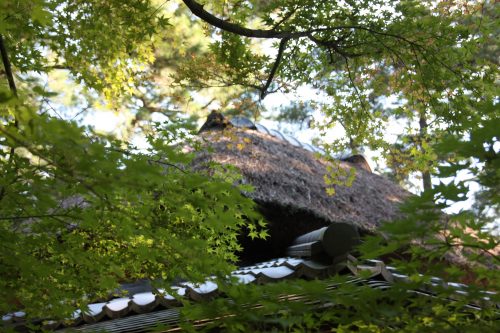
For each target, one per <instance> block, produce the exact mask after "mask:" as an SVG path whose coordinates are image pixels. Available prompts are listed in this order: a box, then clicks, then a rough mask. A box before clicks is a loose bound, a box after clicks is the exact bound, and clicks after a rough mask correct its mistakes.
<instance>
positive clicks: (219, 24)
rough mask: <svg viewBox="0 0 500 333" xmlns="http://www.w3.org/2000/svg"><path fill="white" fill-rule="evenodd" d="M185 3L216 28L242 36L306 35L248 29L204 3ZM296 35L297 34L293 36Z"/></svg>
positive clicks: (276, 36)
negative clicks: (221, 15) (204, 5)
mask: <svg viewBox="0 0 500 333" xmlns="http://www.w3.org/2000/svg"><path fill="white" fill-rule="evenodd" d="M182 2H184V4H185V5H186V6H187V7H188V8H189V10H191V12H192V13H193V14H194V15H196V16H198V17H199V18H201V19H202V20H203V21H205V22H207V23H208V24H210V25H213V26H214V27H216V28H219V29H222V30H224V31H227V32H232V33H235V34H237V35H240V36H245V37H253V38H285V37H289V38H290V37H299V34H300V35H301V36H304V35H305V34H304V33H302V34H301V33H293V32H288V31H285V32H281V31H277V30H274V29H271V30H262V29H248V28H245V27H242V26H241V25H239V24H235V23H231V22H228V21H224V20H222V19H220V18H218V17H216V16H214V15H212V14H211V13H209V12H208V11H206V10H205V9H204V8H203V5H200V4H199V3H197V2H196V1H192V0H182ZM292 35H296V36H292Z"/></svg>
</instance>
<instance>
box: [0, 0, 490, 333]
mask: <svg viewBox="0 0 500 333" xmlns="http://www.w3.org/2000/svg"><path fill="white" fill-rule="evenodd" d="M167 5H168V6H170V5H172V6H173V7H170V8H166V6H167ZM0 10H1V11H0V13H1V14H0V15H1V22H2V23H1V24H0V36H1V39H0V45H1V51H2V61H3V65H4V67H3V68H4V69H3V71H1V72H0V78H2V82H1V83H0V133H1V136H0V148H1V149H0V165H1V170H0V172H1V176H0V179H1V180H0V228H1V232H0V244H1V245H0V247H1V252H0V262H1V263H2V264H1V265H0V275H1V277H2V278H1V280H0V300H1V302H0V312H2V313H6V312H10V311H15V310H18V308H19V307H22V308H23V309H25V310H26V312H27V313H28V314H29V316H32V317H34V318H35V317H47V316H52V317H55V318H66V317H68V315H69V314H71V312H72V311H73V310H74V308H75V307H80V308H85V306H86V304H88V302H92V300H93V299H97V298H99V297H100V296H104V295H106V294H107V293H108V292H109V290H111V289H113V288H114V287H116V286H117V284H118V283H119V282H122V281H125V280H133V279H140V278H149V279H152V280H157V279H160V280H164V281H166V283H167V284H168V281H170V280H171V279H173V278H174V277H179V276H182V277H185V278H190V279H193V280H197V279H198V280H200V279H203V278H204V277H205V276H206V275H207V274H218V275H220V276H224V274H226V273H227V272H228V271H229V270H230V269H231V267H232V266H231V265H230V264H229V263H228V262H231V261H232V262H234V261H235V260H236V255H235V252H237V251H238V250H239V249H240V247H239V245H238V243H237V235H238V234H239V232H240V229H241V228H242V227H243V226H247V229H248V230H250V232H251V235H252V236H253V237H265V236H266V233H265V230H263V229H262V227H263V226H264V225H265V223H263V222H262V221H260V222H259V217H258V215H257V214H256V213H255V212H254V210H253V208H254V203H253V202H251V201H250V200H249V199H247V198H245V197H243V196H241V195H240V190H239V189H238V188H235V187H233V186H232V181H234V179H235V178H234V177H237V175H234V174H225V175H224V174H219V173H217V175H218V176H217V177H215V178H214V176H213V175H208V174H203V173H200V172H194V171H191V170H190V169H189V161H190V158H191V157H192V155H189V154H185V153H183V152H182V151H181V150H180V147H178V146H175V145H172V143H174V142H178V141H179V140H188V139H187V137H186V136H185V131H184V128H185V126H184V125H185V123H184V122H183V121H182V119H181V118H182V117H177V115H178V113H179V111H182V108H185V106H186V105H187V103H186V101H187V100H189V96H190V95H191V94H193V93H195V92H199V91H200V90H203V89H207V88H212V89H218V90H214V91H215V92H214V93H213V95H211V97H210V99H212V100H219V101H222V102H221V105H224V106H226V107H227V109H232V111H234V112H243V111H244V110H242V109H243V108H246V107H248V106H249V107H251V108H255V109H253V112H254V113H258V112H259V110H258V108H259V107H258V103H257V101H258V99H259V98H265V97H266V95H268V94H270V93H273V92H278V91H279V92H287V91H292V90H294V89H297V88H298V87H300V86H303V85H310V86H312V87H314V88H315V89H317V90H319V91H321V92H322V93H323V94H324V95H325V96H327V97H328V99H327V100H328V102H324V103H323V102H321V103H317V104H316V107H318V108H320V109H321V111H322V112H323V113H324V115H325V116H326V117H325V119H327V120H326V122H325V123H324V124H319V126H320V128H321V129H322V131H323V132H327V131H328V130H329V129H330V128H331V127H332V126H333V125H334V124H335V123H336V122H339V123H341V124H342V126H343V127H344V129H345V130H346V133H347V137H346V140H344V141H342V142H338V143H337V144H340V145H347V146H349V147H350V148H351V149H353V150H356V149H359V148H360V147H370V148H372V149H382V151H384V152H387V154H386V156H391V154H392V156H395V157H394V161H395V162H394V161H393V162H394V163H392V164H390V166H393V167H396V166H397V167H398V168H399V170H400V171H401V172H402V174H407V173H408V172H413V171H418V172H421V173H422V178H423V179H424V184H425V185H424V188H425V191H424V192H423V193H422V195H421V196H420V197H418V198H416V199H414V200H413V201H411V202H410V203H409V204H408V208H407V210H408V216H409V217H408V219H406V220H405V221H401V222H400V223H393V224H388V225H386V226H384V227H383V231H384V233H385V234H387V235H391V237H390V238H389V240H387V239H383V238H377V237H373V238H370V239H368V240H367V241H366V242H365V244H364V247H363V248H362V249H361V250H362V252H363V253H364V255H365V256H366V257H374V256H379V255H383V254H385V253H390V252H391V251H394V249H396V248H401V247H405V248H406V249H407V250H406V251H407V253H408V254H409V256H410V257H411V260H410V262H406V263H405V262H399V263H398V264H399V265H400V267H401V269H403V270H405V269H406V270H407V271H408V272H410V273H411V274H413V275H412V276H413V277H414V278H415V279H416V282H418V281H417V280H418V279H419V278H418V276H419V275H418V271H419V270H420V269H422V267H427V268H428V269H427V271H428V274H436V275H439V274H440V272H443V271H445V272H446V274H447V276H448V277H449V278H452V279H453V278H455V279H460V277H461V276H462V275H463V274H464V272H462V271H460V270H458V269H456V268H453V267H445V268H443V267H442V266H440V265H434V263H435V259H436V258H441V257H442V256H443V255H445V254H446V253H448V252H450V251H459V252H460V253H461V254H462V255H464V256H465V257H466V258H467V260H469V261H470V262H472V263H477V265H473V267H472V268H471V269H472V270H473V273H474V276H475V281H472V282H479V281H482V282H483V285H484V282H485V281H486V282H487V283H486V284H487V285H488V288H491V289H497V287H498V273H497V272H496V271H495V270H489V269H487V268H485V267H491V262H492V261H493V264H494V265H498V255H497V254H496V253H495V252H494V251H495V249H496V247H497V246H498V239H497V238H496V237H495V236H494V234H492V233H491V232H490V231H487V230H486V225H487V223H489V222H491V220H492V217H491V216H492V213H491V212H493V216H495V214H496V216H498V210H499V203H500V202H499V201H498V197H499V196H498V184H500V181H499V179H498V178H499V176H498V167H499V160H498V133H497V129H496V126H497V122H498V111H496V107H497V103H498V93H497V80H498V63H497V58H496V57H495V54H496V50H497V47H496V46H495V43H492V42H491V41H492V40H493V41H494V40H496V38H497V37H498V36H497V35H496V33H497V32H496V30H495V28H496V25H495V19H496V10H497V7H495V5H494V3H493V2H491V1H484V2H480V1H470V2H468V1H456V2H454V1H411V0H401V1H396V0H394V1H392V0H378V1H368V0H361V1H350V0H349V1H348V0H346V1H336V2H331V1H309V0H302V1H291V0H281V1H261V0H255V1H211V2H210V3H208V2H205V3H201V2H197V1H191V0H184V1H182V2H179V3H172V2H170V1H167V2H157V1H146V0H132V1H127V2H126V3H124V2H122V1H117V0H106V1H105V0H93V1H85V2H82V1H70V0H51V1H45V0H34V1H30V2H22V1H9V0H1V1H0ZM189 13H191V14H192V16H191V15H188V14H189ZM168 14H170V15H172V17H168ZM185 27H196V29H197V30H196V34H194V33H193V34H192V35H191V36H189V34H188V33H186V31H191V30H186V29H185ZM183 28H184V30H183ZM193 31H194V30H193ZM186 35H187V36H186ZM190 37H192V38H193V39H195V41H194V42H193V41H192V42H193V43H192V44H190V45H189V46H186V45H183V44H182V43H183V40H184V38H190ZM268 40H270V41H272V42H273V45H272V48H273V49H274V56H270V55H269V54H268V52H267V51H266V49H269V48H270V46H269V45H266V44H259V41H264V43H265V41H268ZM485 47H488V48H487V49H485ZM60 70H64V71H66V72H67V73H69V78H70V79H71V82H73V83H75V84H79V85H81V86H82V87H84V92H82V93H81V95H84V96H85V97H86V98H87V100H90V101H92V100H94V101H95V100H103V101H106V103H107V105H108V106H109V107H110V108H114V109H116V110H118V111H119V112H126V110H127V109H135V111H134V112H135V118H136V121H142V120H148V119H149V114H150V113H154V112H159V113H164V114H167V115H168V116H169V117H170V118H171V120H172V121H171V122H170V123H169V124H168V125H167V126H160V125H154V126H153V125H151V126H150V127H151V128H152V130H151V131H150V132H148V142H149V144H150V148H149V150H148V151H147V152H139V151H137V150H135V149H134V147H133V146H131V144H130V143H129V142H125V141H123V140H118V139H116V138H114V137H112V136H109V135H108V136H107V135H102V134H98V133H95V132H94V131H93V130H92V129H90V128H85V127H82V126H81V125H79V124H77V123H76V122H74V121H68V120H65V119H60V118H59V117H57V116H55V115H54V114H53V113H52V112H51V110H50V108H49V107H48V106H49V105H50V104H48V103H47V101H48V100H50V99H53V98H56V96H55V95H56V94H58V93H59V94H60V95H64V94H71V92H68V91H65V89H63V87H61V86H59V89H60V91H52V90H50V89H47V87H44V86H43V85H41V84H40V82H41V80H40V76H43V75H48V76H49V77H50V75H54V73H55V72H56V71H60ZM164 70H166V71H167V73H168V75H165V74H167V73H164V72H162V71H164ZM67 78H68V77H65V79H67ZM155 82H156V83H157V82H163V83H164V84H165V85H168V86H164V87H160V88H158V87H157V86H156V85H155ZM76 94H78V92H76ZM390 96H396V97H397V98H398V99H399V101H400V103H399V105H398V106H397V107H393V108H384V107H380V103H381V101H383V100H384V98H389V97H390ZM242 101H245V103H243V102H242ZM137 105H139V107H138V106H137ZM170 107H172V108H171V110H173V111H172V112H170V111H169V110H170ZM77 108H78V106H77ZM197 109H199V107H197ZM284 110H286V109H284ZM398 117H405V118H406V119H408V129H407V131H406V133H407V134H406V135H405V137H403V138H402V139H401V142H400V145H399V146H391V145H390V144H389V143H387V142H385V140H384V139H383V130H381V129H382V128H383V126H384V125H386V124H387V123H388V122H389V121H390V120H391V119H394V118H398ZM174 120H175V121H174ZM148 126H149V125H148ZM193 145H195V143H193ZM401 156H403V157H402V158H401ZM398 163H399V164H400V165H398ZM460 172H462V173H463V172H468V173H469V175H470V179H463V178H460V177H457V175H458V174H459V173H460ZM431 176H432V177H434V178H435V179H441V178H445V177H454V181H453V182H450V183H445V182H440V183H439V184H438V185H435V186H434V187H433V186H431V184H430V182H431V178H430V177H431ZM471 180H474V181H476V182H477V183H479V184H480V186H481V190H480V194H479V197H480V198H481V199H480V201H479V202H480V209H469V210H463V211H461V212H460V213H458V214H455V215H453V216H450V217H449V218H450V220H451V221H453V223H448V224H443V223H442V221H441V219H440V218H439V216H438V214H434V209H435V208H436V207H438V208H446V207H447V206H448V205H449V203H450V202H452V201H461V200H465V199H466V196H467V191H468V182H470V181H471ZM246 190H248V189H246ZM89 207H92V209H89ZM422 221H425V223H422ZM471 230H472V232H471ZM432 235H439V237H438V236H436V237H434V236H432ZM416 239H418V240H421V242H422V243H423V244H431V245H432V246H433V247H432V248H433V251H427V250H423V249H427V248H425V247H421V246H410V247H409V248H408V244H411V243H412V242H414V241H415V240H416ZM485 253H486V254H487V256H485V255H484V254H485ZM423 263H425V264H423ZM481 263H483V264H485V265H486V266H484V265H481ZM488 265H490V266H488ZM270 288H271V289H272V288H273V287H270ZM289 288H301V289H300V290H302V291H305V292H310V293H312V294H314V291H315V290H317V289H315V288H316V287H315V286H314V284H310V285H304V286H302V285H301V284H300V283H298V284H297V285H296V286H290V287H289ZM276 289H279V288H278V287H276ZM395 290H396V291H399V293H397V292H396V293H394V295H393V299H395V300H398V302H400V303H401V302H403V303H404V302H406V300H405V299H404V297H403V296H404V292H403V291H402V290H401V289H398V288H395ZM252 293H254V292H253V291H251V292H250V295H253V296H252V297H255V295H257V294H259V293H260V292H259V291H257V292H256V294H255V293H254V294H252ZM358 293H359V297H364V299H367V300H368V299H369V300H371V301H370V302H368V301H367V302H366V303H364V304H356V303H353V302H352V296H353V295H358ZM229 294H231V291H229ZM269 294H270V295H272V294H273V291H272V290H269ZM471 294H472V295H471V298H472V297H474V293H471ZM231 295H232V294H231ZM238 295H239V296H241V294H238V292H236V291H235V292H234V295H233V296H234V297H235V298H236V299H237V296H238ZM243 295H248V294H245V293H243ZM343 295H344V296H343V298H339V303H340V304H343V305H345V306H347V307H351V308H350V309H352V307H354V308H356V307H359V308H360V311H366V313H367V314H368V316H361V315H356V311H354V315H353V313H352V312H349V311H350V310H349V311H344V312H343V311H340V312H337V315H334V316H333V317H335V318H333V317H332V313H331V312H325V313H317V314H316V315H312V317H307V318H306V317H304V316H301V314H302V313H303V312H304V307H305V308H306V309H307V306H308V305H304V304H302V307H299V308H297V309H295V308H294V309H289V312H286V313H282V317H281V321H279V322H278V324H277V325H278V326H279V327H283V328H286V329H289V330H293V329H299V328H304V327H309V328H310V327H316V328H318V327H319V326H318V325H321V322H323V321H326V322H332V321H335V320H337V322H339V321H338V320H339V318H341V316H340V315H341V314H345V315H346V316H345V318H349V319H350V320H351V323H352V322H355V323H356V324H355V325H356V327H357V328H358V329H363V330H365V331H380V330H381V329H387V330H390V329H391V328H390V326H386V324H387V322H388V321H391V320H396V319H397V320H399V321H401V322H403V323H405V324H404V325H403V326H396V329H402V327H403V328H404V329H406V330H408V331H411V330H414V331H415V330H419V329H420V330H423V329H424V328H425V329H428V330H430V331H432V330H436V329H437V328H436V327H437V326H432V325H430V326H429V325H428V315H429V314H428V313H426V312H425V311H424V313H423V314H422V315H421V316H416V317H414V318H412V317H411V312H410V311H405V309H403V310H398V311H400V312H396V313H393V312H391V313H389V312H390V311H389V310H387V308H386V307H381V308H379V309H376V308H377V307H376V306H372V307H367V306H366V305H367V304H372V305H373V304H376V303H377V302H378V301H379V300H380V295H379V294H370V293H369V292H368V291H367V290H366V289H360V290H357V291H356V290H350V291H349V293H347V294H343ZM345 295H351V298H349V297H348V296H345ZM386 296H387V295H386ZM370 297H371V298H370ZM391 297H392V296H391ZM492 297H493V296H492ZM219 302H222V303H224V302H225V300H219ZM466 302H467V299H465V301H464V302H463V303H464V304H465V303H466ZM389 303H390V302H388V304H389ZM417 303H418V302H417ZM398 304H399V303H398ZM220 305H221V309H223V308H224V307H228V306H229V305H228V304H220ZM386 305H387V304H386ZM413 305H414V306H416V303H415V304H413ZM231 306H232V305H231ZM434 306H437V307H438V308H439V310H440V311H441V312H440V318H442V319H443V321H442V322H440V323H439V325H440V326H439V329H440V330H454V329H455V328H456V327H465V328H467V329H472V328H473V327H475V328H476V329H477V330H481V329H484V327H489V326H490V325H491V324H492V322H491V318H492V312H491V310H489V309H483V310H482V312H477V313H476V315H473V316H476V317H475V321H472V320H471V318H470V314H463V313H461V312H460V311H456V308H459V307H447V305H443V304H441V303H439V305H436V304H435V305H434ZM430 307H431V308H433V306H432V305H431V306H430ZM271 308H272V307H271ZM402 308H404V307H402ZM410 308H411V307H410ZM212 309H213V308H212ZM269 309H270V308H267V311H270V310H269ZM370 309H371V310H372V311H374V312H372V313H371V314H370ZM205 310H207V309H205ZM264 310H266V309H264ZM378 310H381V311H382V310H383V311H386V310H387V311H388V312H387V311H386V312H385V313H384V315H385V316H386V317H384V319H383V320H381V321H379V322H377V321H376V320H375V321H373V322H371V321H370V318H372V319H373V318H375V317H377V315H381V313H379V312H377V311H378ZM383 311H382V312H383ZM391 311H392V310H391ZM401 311H402V312H401ZM192 313H198V314H199V312H197V311H195V310H193V312H192ZM204 313H205V312H203V311H202V314H204ZM264 314H265V313H264ZM241 315H242V316H243V315H244V313H242V314H241ZM287 316H289V317H287ZM313 317H315V318H314V320H313V319H312V318H313ZM259 318H260V319H262V317H259ZM284 318H286V320H284ZM247 319H248V321H247V322H246V323H245V324H242V322H241V319H240V322H238V321H236V322H232V323H231V322H229V323H228V325H229V326H228V327H229V328H230V329H231V328H232V329H239V330H244V329H248V327H247V326H245V325H254V324H255V318H254V320H251V318H250V319H249V318H247ZM339 323H340V324H341V325H346V326H345V327H351V326H349V325H352V324H351V323H345V322H339ZM275 324H276V323H275ZM231 325H234V326H231ZM280 325H281V326H280ZM315 325H316V326H315ZM339 327H340V326H339ZM351 328H352V327H351ZM262 329H264V328H262ZM346 329H347V328H346ZM339 331H341V330H340V328H339Z"/></svg>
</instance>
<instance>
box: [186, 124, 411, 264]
mask: <svg viewBox="0 0 500 333" xmlns="http://www.w3.org/2000/svg"><path fill="white" fill-rule="evenodd" d="M200 136H201V138H202V140H203V141H204V142H205V144H206V145H207V146H209V147H211V148H212V150H208V149H207V150H206V151H202V152H201V153H199V154H198V155H197V157H196V159H195V161H194V164H195V166H197V167H203V165H204V163H205V162H209V161H214V162H218V163H221V164H223V165H224V164H231V165H234V166H236V167H237V168H239V169H240V170H241V173H242V174H243V177H244V181H245V182H248V183H250V184H252V185H253V186H254V188H255V190H254V192H251V193H247V195H248V196H249V197H251V198H252V199H254V200H255V201H256V202H257V203H258V204H259V206H260V209H261V211H262V213H263V214H264V216H265V217H266V218H267V220H268V221H270V222H271V224H272V225H271V226H270V229H271V236H274V238H275V241H277V242H279V243H281V246H283V245H288V244H287V243H289V242H291V240H292V239H293V237H296V236H297V235H300V234H302V233H304V232H308V231H311V230H315V229H317V228H320V227H322V226H325V225H328V224H329V223H335V222H346V223H350V224H353V225H356V226H357V227H358V228H359V229H360V231H361V232H362V233H363V232H373V231H375V230H376V229H377V227H378V226H379V225H380V224H381V223H383V222H385V221H391V220H395V219H397V218H398V217H400V212H399V210H398V206H399V204H400V203H402V202H403V201H404V200H405V198H407V197H408V196H409V195H410V193H409V192H408V191H406V190H404V189H402V188H401V187H400V186H398V185H396V184H394V183H393V182H391V181H390V180H388V179H386V178H384V177H381V176H379V175H376V174H374V173H371V172H369V171H367V170H366V169H365V168H364V167H363V166H362V165H357V164H355V163H350V162H347V161H336V162H335V163H333V164H337V163H338V167H339V168H340V169H341V170H344V171H345V173H346V174H348V173H349V170H350V169H351V168H356V177H355V180H354V182H353V183H352V186H346V185H335V186H334V188H335V194H334V195H328V194H327V187H328V186H327V185H326V184H325V180H324V176H325V175H326V174H327V173H328V171H327V169H328V167H329V166H331V165H333V164H332V163H331V162H328V161H327V160H326V159H324V158H322V157H321V156H319V154H315V153H313V152H310V151H308V150H306V149H304V148H302V147H300V146H295V145H292V144H291V143H289V142H287V141H284V140H281V139H279V138H277V137H273V136H271V135H269V134H265V133H261V132H259V131H256V130H252V129H247V128H236V127H232V126H225V127H224V130H208V131H204V132H202V133H200ZM340 178H342V177H340ZM273 229H274V232H273ZM273 233H274V235H273ZM276 239H277V240H276ZM276 249H277V248H275V250H276ZM274 252H278V253H275V254H280V253H279V251H274Z"/></svg>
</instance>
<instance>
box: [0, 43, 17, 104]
mask: <svg viewBox="0 0 500 333" xmlns="http://www.w3.org/2000/svg"><path fill="white" fill-rule="evenodd" d="M0 53H1V54H2V62H3V67H4V68H5V74H6V75H7V81H9V88H10V91H11V92H12V94H13V95H14V96H15V97H17V88H16V82H15V81H14V75H13V74H12V67H11V66H10V61H9V56H8V54H7V49H6V48H5V43H4V41H3V36H2V35H0Z"/></svg>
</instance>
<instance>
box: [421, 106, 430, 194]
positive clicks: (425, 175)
mask: <svg viewBox="0 0 500 333" xmlns="http://www.w3.org/2000/svg"><path fill="white" fill-rule="evenodd" d="M419 125H420V140H422V141H424V140H426V138H427V127H428V126H429V125H428V124H427V116H426V114H425V111H421V112H420V119H419ZM420 148H421V149H422V153H423V154H424V155H425V153H426V151H425V148H423V145H422V144H421V145H420ZM422 185H423V187H424V191H427V190H430V189H432V179H431V172H430V168H429V166H427V167H426V168H425V169H424V170H422Z"/></svg>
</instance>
